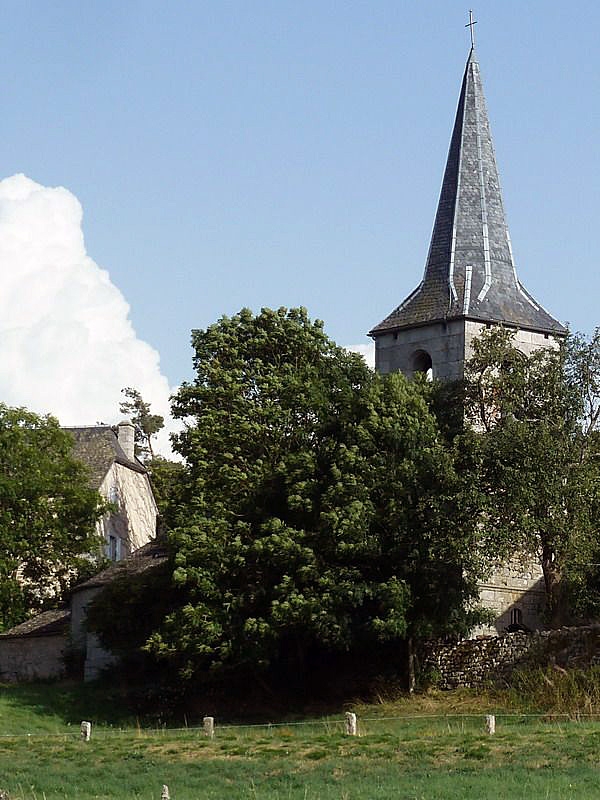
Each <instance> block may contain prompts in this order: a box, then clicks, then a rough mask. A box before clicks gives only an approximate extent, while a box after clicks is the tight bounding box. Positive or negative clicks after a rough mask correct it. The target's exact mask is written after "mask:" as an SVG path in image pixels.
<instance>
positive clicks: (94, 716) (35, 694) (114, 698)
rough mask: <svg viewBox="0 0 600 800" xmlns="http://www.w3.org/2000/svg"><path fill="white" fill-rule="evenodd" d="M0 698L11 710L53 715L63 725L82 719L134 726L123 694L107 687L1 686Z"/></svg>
mask: <svg viewBox="0 0 600 800" xmlns="http://www.w3.org/2000/svg"><path fill="white" fill-rule="evenodd" d="M0 695H1V698H2V700H3V701H4V702H5V703H7V704H10V705H11V706H12V707H15V708H16V707H20V708H21V709H23V710H27V711H30V712H31V713H33V714H39V715H44V716H46V715H52V716H55V717H57V718H59V719H60V720H62V721H63V722H64V723H65V724H79V723H80V722H81V720H82V719H90V720H94V722H96V723H100V724H105V725H117V726H124V725H130V724H135V723H136V718H135V715H134V714H132V712H131V709H130V708H129V707H128V706H127V704H126V702H125V699H124V697H123V694H122V693H121V692H120V691H119V690H118V689H116V688H114V687H111V686H110V685H108V684H103V683H94V684H83V683H79V682H75V681H73V682H71V681H61V682H40V683H24V684H19V685H13V684H0Z"/></svg>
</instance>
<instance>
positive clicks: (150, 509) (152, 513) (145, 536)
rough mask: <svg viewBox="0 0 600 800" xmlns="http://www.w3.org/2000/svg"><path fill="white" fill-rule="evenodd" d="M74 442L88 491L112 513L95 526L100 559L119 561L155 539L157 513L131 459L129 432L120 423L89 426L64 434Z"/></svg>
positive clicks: (140, 468)
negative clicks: (97, 495)
mask: <svg viewBox="0 0 600 800" xmlns="http://www.w3.org/2000/svg"><path fill="white" fill-rule="evenodd" d="M65 430H66V431H68V432H69V433H70V434H71V436H72V437H73V440H74V452H75V455H76V457H77V458H78V459H79V460H80V461H82V462H83V463H84V464H85V465H86V466H87V467H88V469H89V470H90V480H91V484H92V486H93V488H94V489H97V490H98V492H99V493H100V494H101V495H102V497H104V499H105V500H108V502H109V503H111V504H112V506H113V510H112V511H110V512H109V513H108V514H106V515H105V516H104V517H103V518H102V519H101V520H100V522H99V523H98V533H99V534H100V535H101V536H102V538H103V539H104V542H105V544H104V548H105V555H106V557H107V558H109V559H110V560H111V561H120V560H121V559H123V558H127V557H128V556H130V555H131V554H132V553H134V552H135V551H136V550H137V549H138V548H140V547H142V546H143V545H145V544H146V543H147V542H149V541H150V540H151V539H153V538H154V536H155V535H156V520H157V517H158V509H157V507H156V501H155V500H154V494H153V493H152V487H151V485H150V479H149V476H148V470H147V469H146V468H145V467H144V465H143V464H142V463H141V462H140V461H138V459H137V458H136V457H135V450H134V436H135V428H134V426H133V424H132V423H131V422H129V421H128V420H125V421H123V422H121V423H120V424H119V425H118V426H116V428H113V427H110V426H109V425H95V426H92V427H85V428H65Z"/></svg>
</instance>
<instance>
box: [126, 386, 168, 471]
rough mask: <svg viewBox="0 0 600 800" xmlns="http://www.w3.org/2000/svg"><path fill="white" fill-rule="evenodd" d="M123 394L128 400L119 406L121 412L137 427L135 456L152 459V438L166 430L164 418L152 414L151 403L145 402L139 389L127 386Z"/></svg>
mask: <svg viewBox="0 0 600 800" xmlns="http://www.w3.org/2000/svg"><path fill="white" fill-rule="evenodd" d="M121 393H122V394H124V395H125V398H126V399H125V400H123V402H122V403H121V404H120V405H119V411H120V412H121V414H127V415H128V416H129V417H130V418H131V421H132V422H133V424H134V425H135V454H136V456H138V457H139V458H141V459H144V458H151V459H152V458H154V450H153V448H152V438H153V437H154V436H155V435H156V434H157V433H158V432H159V431H160V430H162V429H163V428H164V425H165V420H164V417H161V416H160V414H152V413H151V412H150V403H146V402H145V401H144V400H143V398H142V395H141V394H140V393H139V391H138V390H137V389H134V388H132V387H131V386H127V387H126V388H125V389H121Z"/></svg>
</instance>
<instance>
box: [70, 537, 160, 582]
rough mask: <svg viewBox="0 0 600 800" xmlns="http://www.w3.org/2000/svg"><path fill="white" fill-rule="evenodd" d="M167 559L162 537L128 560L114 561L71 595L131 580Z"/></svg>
mask: <svg viewBox="0 0 600 800" xmlns="http://www.w3.org/2000/svg"><path fill="white" fill-rule="evenodd" d="M167 558H168V553H167V548H166V543H165V540H164V538H163V537H159V538H156V539H152V541H150V542H148V543H147V544H145V545H143V547H140V548H139V549H138V550H136V551H135V552H134V553H133V554H132V555H131V556H129V558H125V559H123V560H122V561H115V562H114V563H113V564H111V565H110V567H107V568H106V569H104V570H102V572H99V573H98V574H97V575H94V576H93V577H92V578H90V579H89V580H87V581H85V583H80V584H79V586H75V588H74V589H73V593H75V592H81V591H83V590H85V589H96V588H100V587H102V586H106V585H107V584H109V583H112V581H114V580H117V579H118V578H125V577H127V578H132V577H134V576H135V575H141V574H142V572H146V570H149V569H152V568H153V567H156V566H157V565H158V564H162V563H164V562H165V561H166V560H167Z"/></svg>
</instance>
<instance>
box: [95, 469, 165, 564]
mask: <svg viewBox="0 0 600 800" xmlns="http://www.w3.org/2000/svg"><path fill="white" fill-rule="evenodd" d="M100 494H101V495H102V496H103V497H105V498H106V499H107V500H109V501H110V502H113V503H114V505H115V506H116V507H117V510H116V511H114V512H112V513H110V514H107V515H106V516H105V517H104V518H103V519H102V520H101V521H100V523H99V532H100V534H101V535H102V536H103V538H104V539H105V541H106V542H108V540H109V537H110V536H111V535H112V536H115V537H117V538H118V539H119V540H120V542H121V544H120V553H119V558H120V559H122V558H126V557H127V556H129V555H131V553H133V552H134V551H135V550H137V549H138V548H140V547H142V546H143V545H145V544H147V543H148V542H149V541H150V540H151V539H153V538H154V536H155V534H156V517H157V515H158V511H157V508H156V502H155V500H154V495H153V494H152V489H151V487H150V481H149V479H148V476H147V475H146V474H145V473H142V472H136V471H135V470H132V469H129V468H128V467H125V466H123V465H122V464H116V463H115V464H113V465H112V467H111V468H110V470H109V471H108V472H107V474H106V477H105V478H104V481H103V482H102V485H101V486H100Z"/></svg>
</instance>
